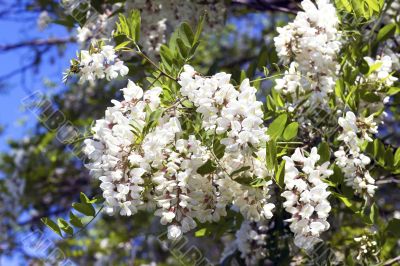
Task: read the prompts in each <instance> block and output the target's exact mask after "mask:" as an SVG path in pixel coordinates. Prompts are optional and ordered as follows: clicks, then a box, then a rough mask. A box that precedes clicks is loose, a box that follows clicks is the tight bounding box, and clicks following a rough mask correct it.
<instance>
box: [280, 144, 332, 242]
mask: <svg viewBox="0 0 400 266" xmlns="http://www.w3.org/2000/svg"><path fill="white" fill-rule="evenodd" d="M319 158H320V156H319V155H318V153H317V149H316V148H315V147H313V148H312V149H311V152H310V155H309V156H305V155H304V151H303V150H301V149H299V148H297V149H296V150H295V152H294V153H293V155H292V156H291V157H287V156H285V157H283V159H284V160H285V161H286V163H285V177H284V182H285V189H286V190H285V191H284V192H283V193H282V194H281V196H282V197H284V198H285V199H286V201H285V202H284V203H283V207H284V208H285V210H286V211H287V212H289V213H290V214H292V218H291V219H290V220H289V221H290V222H291V225H290V229H291V230H292V232H293V233H294V234H295V240H294V243H295V245H297V246H298V247H300V248H304V249H310V248H312V247H313V246H314V244H315V243H317V242H319V241H320V239H319V236H320V233H322V232H323V231H326V230H328V228H329V223H328V222H327V221H326V219H327V218H328V215H329V212H330V210H331V206H330V204H329V201H328V200H327V198H328V196H329V194H330V193H329V192H328V191H327V187H328V185H327V184H325V183H324V182H323V181H322V178H327V177H329V176H330V175H332V174H333V172H332V171H331V170H327V168H328V165H329V162H326V163H324V165H322V166H318V165H317V162H318V160H319ZM294 162H296V163H297V164H298V165H296V164H295V163H294ZM301 165H303V166H302V169H301V171H300V170H299V169H298V168H300V167H301Z"/></svg>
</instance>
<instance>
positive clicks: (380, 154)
mask: <svg viewBox="0 0 400 266" xmlns="http://www.w3.org/2000/svg"><path fill="white" fill-rule="evenodd" d="M385 152H386V151H385V146H384V145H383V143H382V142H381V141H380V140H379V139H375V140H374V157H375V159H376V160H377V161H378V162H379V163H380V164H381V165H385Z"/></svg>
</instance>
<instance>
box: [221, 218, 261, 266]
mask: <svg viewBox="0 0 400 266" xmlns="http://www.w3.org/2000/svg"><path fill="white" fill-rule="evenodd" d="M267 238H268V226H267V225H266V224H265V223H262V222H258V223H256V222H250V221H244V222H242V224H241V226H240V229H239V230H238V231H237V232H236V234H235V239H234V240H233V241H230V242H229V243H227V244H226V245H225V249H224V251H223V254H222V256H221V262H222V261H224V259H225V258H226V257H228V256H230V255H232V254H233V253H234V252H235V251H236V250H238V251H239V252H240V257H241V258H242V259H244V260H245V262H246V265H257V263H258V262H259V261H261V260H262V259H264V258H266V257H267V255H268V253H267V252H268V250H267Z"/></svg>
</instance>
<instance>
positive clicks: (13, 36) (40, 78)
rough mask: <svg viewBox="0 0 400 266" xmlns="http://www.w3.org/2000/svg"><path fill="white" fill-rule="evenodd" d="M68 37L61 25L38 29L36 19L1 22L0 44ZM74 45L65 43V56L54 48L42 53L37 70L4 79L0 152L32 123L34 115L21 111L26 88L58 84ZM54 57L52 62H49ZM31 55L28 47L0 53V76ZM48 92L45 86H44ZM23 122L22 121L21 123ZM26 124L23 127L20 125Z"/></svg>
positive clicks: (73, 53) (71, 55)
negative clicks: (42, 29) (44, 53)
mask: <svg viewBox="0 0 400 266" xmlns="http://www.w3.org/2000/svg"><path fill="white" fill-rule="evenodd" d="M63 36H68V32H66V30H65V28H64V27H61V26H57V25H53V26H51V27H50V28H49V29H46V30H45V31H43V32H40V31H39V30H38V29H37V27H36V22H35V21H32V22H26V21H23V22H21V21H20V22H18V21H0V44H1V45H4V44H12V43H18V42H20V41H23V40H32V39H39V38H40V39H44V38H49V37H63ZM75 51H76V46H75V45H71V44H69V45H68V49H67V50H66V51H65V55H64V56H62V57H60V56H59V55H58V54H57V51H56V50H55V49H53V50H52V51H51V52H50V53H49V54H47V56H45V58H44V61H43V64H42V65H41V66H40V67H39V68H38V69H37V70H38V72H35V73H33V72H32V71H28V72H26V74H25V75H24V76H22V75H16V76H13V77H12V78H10V79H8V80H7V83H6V85H5V86H4V87H5V88H4V89H2V90H1V92H0V125H2V126H4V127H5V131H4V132H3V134H1V135H0V151H4V150H6V149H7V145H6V144H7V140H8V139H16V138H17V139H18V138H22V137H24V136H25V134H26V133H27V129H28V128H29V125H33V123H34V121H32V120H33V119H34V118H33V117H32V116H29V114H28V113H26V112H22V110H21V100H22V99H23V98H24V97H26V96H27V95H28V93H29V91H36V90H43V91H44V90H45V88H44V85H43V84H44V81H45V80H46V79H47V80H50V81H52V82H54V83H55V84H58V85H59V86H64V85H63V84H62V82H61V79H62V72H63V71H64V70H65V69H66V68H67V67H68V64H69V59H70V58H72V57H74V56H75ZM52 57H53V58H54V61H53V62H54V63H50V61H51V60H52ZM31 58H32V50H31V48H24V49H18V50H12V51H10V52H8V53H1V54H0V62H1V64H0V76H4V75H7V74H8V73H10V72H12V71H14V70H16V69H19V68H21V67H22V66H25V65H26V64H28V63H29V62H30V61H29V59H31ZM46 91H48V89H46ZM22 121H25V123H22ZM21 124H25V126H23V125H21Z"/></svg>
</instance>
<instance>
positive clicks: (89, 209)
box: [72, 202, 96, 216]
mask: <svg viewBox="0 0 400 266" xmlns="http://www.w3.org/2000/svg"><path fill="white" fill-rule="evenodd" d="M72 207H73V208H74V209H75V210H77V211H78V212H80V213H82V214H84V215H86V216H94V215H95V214H96V210H95V209H94V207H93V206H92V205H91V204H88V203H77V202H75V203H73V204H72Z"/></svg>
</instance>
